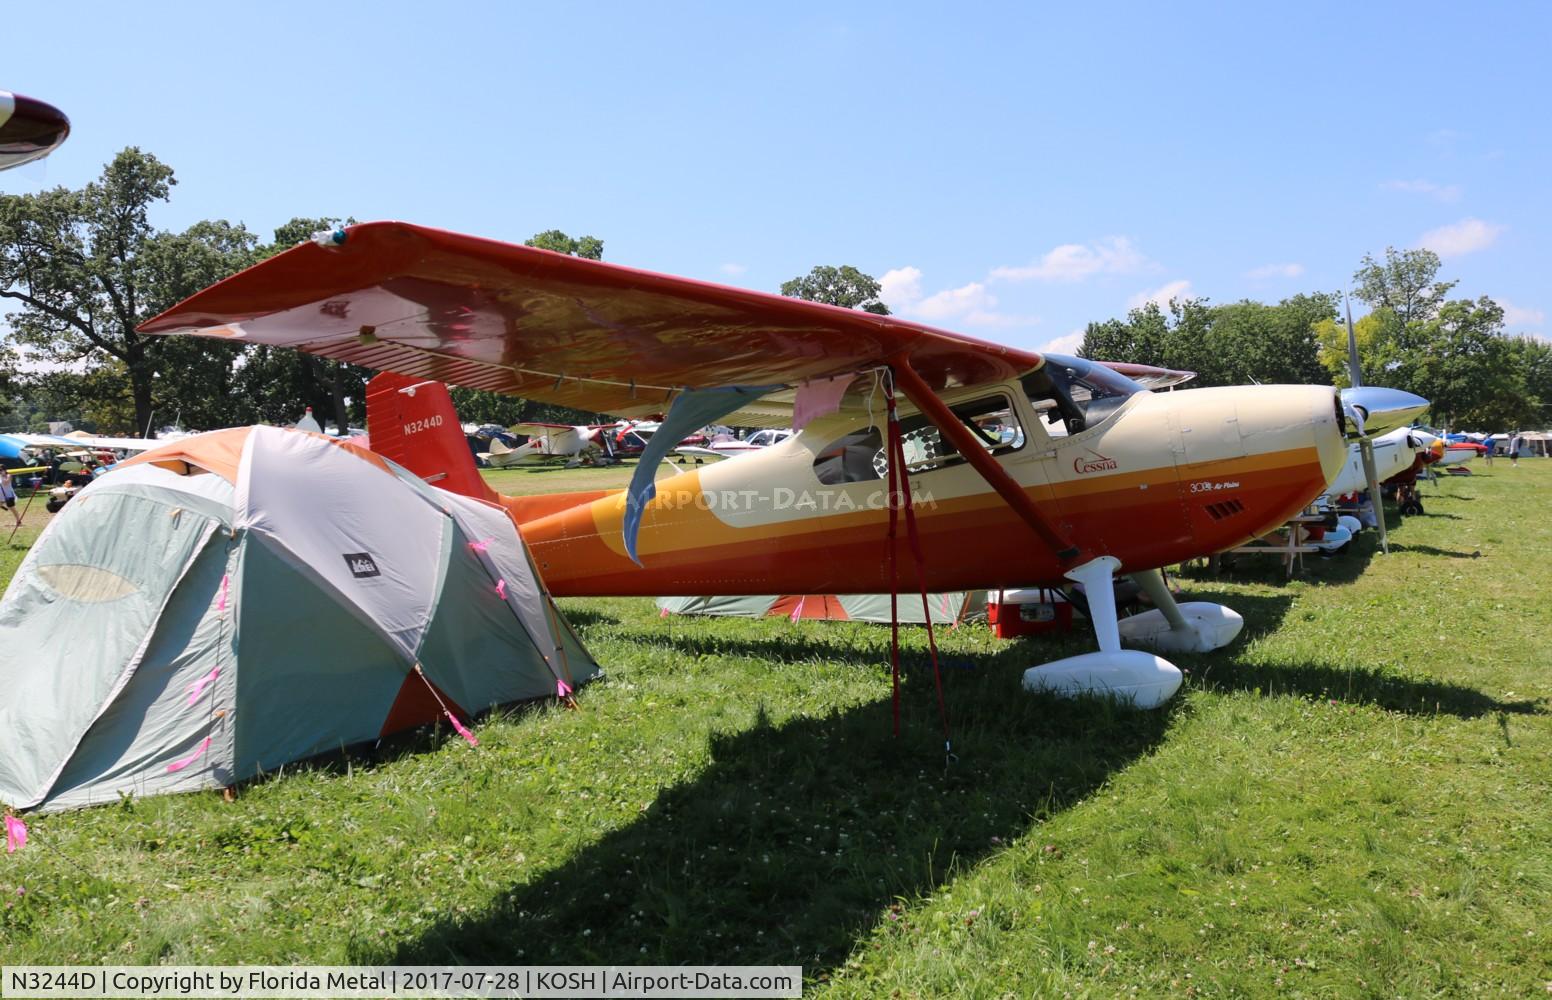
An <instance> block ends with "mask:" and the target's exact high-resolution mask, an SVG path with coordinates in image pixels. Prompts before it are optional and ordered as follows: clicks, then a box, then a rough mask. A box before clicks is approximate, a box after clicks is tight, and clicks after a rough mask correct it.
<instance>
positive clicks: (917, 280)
mask: <svg viewBox="0 0 1552 1000" xmlns="http://www.w3.org/2000/svg"><path fill="white" fill-rule="evenodd" d="M921 279H922V273H921V269H920V268H915V267H911V266H910V265H907V266H905V267H896V268H892V269H890V270H888V271H885V272H884V276H883V277H882V278H879V279H878V297H879V298H880V299H881V300H882V301H883V303H884V305H886V306H888V307H889V311H890V312H905V311H906V310H908V309H910V308H911V306H912V305H914V304H915V303H916V302H918V301H920V300H921V297H922V290H921Z"/></svg>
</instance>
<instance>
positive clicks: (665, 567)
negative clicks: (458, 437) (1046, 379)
mask: <svg viewBox="0 0 1552 1000" xmlns="http://www.w3.org/2000/svg"><path fill="white" fill-rule="evenodd" d="M943 396H944V400H945V401H946V402H947V403H949V404H950V405H951V406H954V407H955V408H956V409H958V408H961V407H967V406H968V407H970V408H972V409H973V408H974V405H975V404H978V403H985V402H986V401H987V400H989V399H990V398H991V397H996V396H1000V397H1002V401H1003V402H1004V403H1005V404H1006V412H1007V415H1008V417H1007V418H1005V424H1004V426H1003V427H1002V430H1001V433H1002V435H1003V437H1002V442H1003V445H1004V446H1003V447H999V448H997V449H996V450H994V451H993V452H992V453H993V454H994V455H996V456H997V461H998V463H999V464H1000V465H1001V466H1002V468H1003V469H1004V470H1005V471H1006V472H1007V473H1008V474H1009V476H1011V477H1012V478H1013V480H1014V481H1015V482H1016V483H1017V484H1018V486H1019V487H1020V488H1021V489H1022V490H1023V491H1024V492H1025V493H1026V494H1027V495H1028V496H1029V497H1030V498H1031V499H1032V500H1033V501H1034V503H1035V504H1036V506H1037V507H1038V509H1039V510H1040V511H1041V512H1042V513H1043V514H1044V515H1045V516H1046V518H1047V519H1048V521H1049V522H1050V524H1051V525H1052V526H1053V527H1055V528H1056V530H1057V531H1058V533H1060V534H1061V535H1062V536H1064V538H1065V539H1066V540H1068V541H1069V542H1070V543H1071V544H1072V545H1073V546H1075V547H1077V548H1078V549H1079V550H1080V551H1081V553H1082V555H1081V557H1080V558H1081V559H1086V558H1090V557H1092V556H1094V555H1101V554H1104V555H1113V556H1115V557H1116V558H1118V559H1120V560H1121V563H1122V569H1123V570H1124V571H1127V572H1133V571H1137V570H1142V569H1149V568H1153V567H1158V566H1164V565H1169V564H1171V563H1174V562H1179V561H1181V560H1184V559H1188V558H1192V557H1195V556H1199V555H1202V554H1204V553H1207V552H1214V551H1220V550H1222V549H1226V548H1229V547H1232V546H1233V545H1236V544H1238V543H1240V542H1242V541H1244V540H1246V539H1249V538H1252V537H1256V536H1259V535H1261V534H1264V533H1266V532H1267V531H1270V530H1272V529H1273V528H1275V527H1277V526H1278V525H1280V524H1282V523H1284V522H1285V521H1286V520H1287V519H1288V518H1289V517H1290V516H1292V515H1293V514H1295V513H1297V512H1298V511H1299V510H1300V509H1302V508H1303V507H1304V505H1305V504H1307V503H1308V502H1309V501H1310V500H1311V499H1312V498H1314V497H1315V496H1317V495H1318V494H1320V493H1321V492H1323V491H1324V489H1325V486H1326V483H1327V482H1328V481H1329V479H1330V478H1331V477H1332V476H1333V475H1334V474H1335V473H1336V471H1337V469H1338V468H1339V467H1340V466H1341V464H1342V462H1343V461H1344V459H1345V458H1346V456H1347V446H1346V443H1345V442H1344V440H1343V437H1342V428H1341V425H1340V422H1339V417H1338V411H1337V405H1336V399H1335V393H1334V391H1333V390H1332V389H1330V388H1329V387H1319V386H1249V387H1237V388H1217V389H1196V390H1190V391H1185V392H1172V393H1158V394H1150V393H1145V392H1144V393H1138V394H1136V395H1133V396H1130V397H1128V398H1127V399H1126V400H1125V401H1124V403H1123V404H1122V405H1120V407H1119V408H1118V409H1116V410H1115V411H1114V412H1113V413H1112V414H1111V415H1109V416H1108V417H1107V418H1106V419H1105V420H1103V422H1101V423H1099V424H1098V425H1097V426H1093V427H1090V428H1088V429H1086V430H1082V431H1080V432H1079V433H1076V434H1072V435H1070V436H1069V435H1058V436H1052V435H1050V434H1048V433H1047V431H1046V430H1045V426H1046V425H1045V423H1044V422H1043V421H1042V420H1041V419H1040V415H1038V414H1037V412H1036V411H1035V409H1034V408H1033V406H1032V404H1031V402H1030V400H1029V399H1028V398H1026V396H1025V395H1024V393H1023V392H1022V391H1021V388H1020V383H1019V382H1018V381H1010V382H1008V383H1004V384H999V385H992V386H980V387H977V388H975V389H972V390H967V391H964V392H962V393H959V394H953V393H944V394H943ZM982 408H983V409H985V408H986V407H985V406H983V407H982ZM993 408H995V407H993ZM1015 420H1016V423H1017V427H1016V428H1010V427H1009V426H1007V425H1011V424H1012V423H1013V422H1014V421H1015ZM870 424H871V425H872V426H876V427H879V428H882V426H883V420H882V414H881V413H879V412H876V411H875V413H874V414H873V415H872V416H871V418H870V417H869V416H868V415H867V414H864V413H859V412H842V413H840V414H836V415H833V416H831V417H829V418H826V419H824V420H822V421H816V422H815V423H812V424H810V425H808V426H807V427H805V428H804V429H803V430H802V431H801V432H800V433H798V434H796V435H794V436H793V437H791V438H789V439H787V440H786V441H784V442H782V443H780V444H778V445H775V446H773V447H771V448H768V449H765V450H764V451H761V452H759V453H757V454H754V455H749V456H747V457H744V458H741V459H740V460H739V461H737V462H724V463H719V464H717V465H713V466H709V467H706V468H704V469H696V470H695V471H691V472H685V473H681V474H678V475H675V476H672V477H669V478H664V479H660V480H659V481H658V483H657V498H656V499H655V500H654V501H653V502H652V503H651V504H650V505H649V507H648V509H647V511H646V513H645V515H644V517H643V518H642V522H641V529H640V534H639V537H638V543H637V549H638V552H639V554H640V556H641V562H642V565H640V566H638V565H636V564H635V563H633V562H632V561H631V560H630V558H629V557H628V556H627V555H626V552H625V546H624V540H623V531H622V527H623V515H624V509H625V501H624V497H623V494H621V493H610V494H607V495H602V496H596V498H589V499H586V500H585V501H583V498H581V497H579V498H578V500H579V501H582V502H578V503H576V504H574V505H567V504H565V503H564V501H563V500H562V498H560V497H554V498H550V499H549V504H548V505H547V506H545V507H539V506H535V505H534V504H533V503H532V502H531V501H528V500H527V499H526V498H525V499H524V500H508V501H507V504H508V507H509V509H511V510H512V511H513V514H514V517H515V518H516V519H517V520H518V521H519V522H520V526H521V530H522V533H523V537H524V539H525V541H526V542H527V544H528V546H529V548H530V550H531V551H532V553H533V556H534V559H535V561H536V562H537V563H538V565H539V568H540V570H541V572H542V573H543V575H544V579H545V581H546V583H547V584H548V585H549V587H550V589H551V591H552V592H553V593H554V594H556V595H557V596H594V595H622V596H624V595H695V594H768V593H818V592H826V593H877V592H881V591H886V590H888V589H890V586H891V581H890V579H889V560H888V558H887V554H888V548H887V546H888V535H887V533H888V524H889V511H888V506H887V503H886V499H887V482H886V480H885V479H884V478H882V475H883V470H884V468H885V467H884V465H883V464H882V462H881V461H879V462H875V463H868V462H866V461H861V462H853V463H851V467H850V468H849V469H848V470H847V471H846V472H845V474H844V475H837V474H836V467H835V463H830V468H829V474H828V475H826V476H824V477H823V481H822V478H821V475H820V473H819V472H818V471H816V462H819V461H821V459H822V456H824V455H825V454H826V453H827V452H829V451H833V449H834V448H835V447H836V445H837V443H838V442H841V441H842V440H843V439H855V437H853V438H848V435H853V436H855V435H858V434H860V433H862V432H865V431H866V429H867V428H868V427H869V426H870ZM1010 442H1017V446H1016V447H1008V446H1007V445H1008V444H1009V443H1010ZM865 450H866V449H864V451H865ZM917 457H919V458H922V461H919V462H918V461H917V460H916V459H914V458H913V457H912V452H911V451H910V450H909V449H908V450H907V462H908V464H911V465H912V466H913V467H914V468H915V470H916V471H913V472H912V474H911V476H910V482H911V488H912V495H913V497H914V498H915V500H914V507H915V512H916V518H917V523H918V527H919V532H920V542H921V548H922V552H923V557H924V558H923V562H924V570H925V574H926V585H927V587H928V589H929V590H956V589H965V588H977V587H1016V586H1029V585H1037V584H1042V583H1054V582H1058V581H1060V580H1061V578H1062V573H1063V572H1064V571H1065V570H1066V569H1068V568H1070V565H1069V564H1068V563H1067V562H1064V561H1063V560H1061V559H1059V558H1058V554H1057V552H1056V550H1054V549H1053V548H1052V547H1051V546H1050V545H1049V544H1047V543H1046V542H1045V541H1043V540H1042V539H1041V538H1039V537H1038V536H1037V535H1036V534H1035V533H1034V532H1033V531H1032V530H1031V529H1030V527H1029V525H1028V524H1027V523H1025V522H1024V521H1023V520H1022V519H1021V518H1020V516H1019V515H1018V514H1017V513H1016V512H1015V511H1014V510H1013V509H1012V508H1011V507H1010V505H1009V504H1008V503H1007V502H1006V501H1005V500H1004V499H1003V498H1002V497H1001V496H999V495H998V494H997V493H995V492H994V491H993V490H992V489H991V487H990V486H989V485H988V484H987V482H986V480H985V479H983V478H982V477H981V476H980V474H979V473H978V472H977V471H976V470H975V469H974V468H972V467H971V466H970V465H969V464H967V463H965V462H964V461H962V460H961V461H958V462H955V461H952V460H950V461H947V462H943V463H940V464H937V465H936V466H934V464H933V461H932V458H931V456H930V455H926V456H920V455H919V456H917ZM870 464H871V465H872V466H873V467H872V468H871V469H870V468H869V466H870ZM843 480H845V481H843ZM541 509H542V510H544V511H545V512H544V513H542V514H539V515H537V516H534V515H535V514H536V512H537V511H539V510H541ZM895 544H896V546H897V556H898V561H899V566H900V581H901V589H902V590H908V589H911V588H913V587H915V585H916V576H915V574H916V567H915V562H914V559H913V556H912V554H911V548H910V545H909V542H908V539H907V538H906V532H905V525H904V522H903V519H902V520H901V523H900V525H899V531H898V535H897V539H896V542H895Z"/></svg>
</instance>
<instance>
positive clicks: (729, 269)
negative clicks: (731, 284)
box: [717, 261, 749, 278]
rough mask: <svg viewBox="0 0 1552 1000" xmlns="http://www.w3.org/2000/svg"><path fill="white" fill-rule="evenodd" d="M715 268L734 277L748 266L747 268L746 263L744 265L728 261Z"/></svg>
mask: <svg viewBox="0 0 1552 1000" xmlns="http://www.w3.org/2000/svg"><path fill="white" fill-rule="evenodd" d="M717 270H719V271H721V272H722V273H723V274H725V275H727V276H728V277H730V278H736V277H738V276H739V275H741V274H743V273H744V272H745V271H747V270H749V268H748V266H747V265H744V264H734V263H732V262H731V261H729V262H728V263H726V264H722V265H720V266H719V267H718V268H717Z"/></svg>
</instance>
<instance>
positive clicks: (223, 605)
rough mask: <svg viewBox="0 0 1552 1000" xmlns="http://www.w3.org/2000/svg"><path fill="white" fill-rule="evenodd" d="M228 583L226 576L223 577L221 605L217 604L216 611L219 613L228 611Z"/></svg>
mask: <svg viewBox="0 0 1552 1000" xmlns="http://www.w3.org/2000/svg"><path fill="white" fill-rule="evenodd" d="M226 581H227V577H225V576H223V577H221V600H220V602H219V603H217V604H216V610H217V611H225V610H226Z"/></svg>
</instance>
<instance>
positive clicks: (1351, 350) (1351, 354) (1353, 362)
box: [1342, 295, 1363, 389]
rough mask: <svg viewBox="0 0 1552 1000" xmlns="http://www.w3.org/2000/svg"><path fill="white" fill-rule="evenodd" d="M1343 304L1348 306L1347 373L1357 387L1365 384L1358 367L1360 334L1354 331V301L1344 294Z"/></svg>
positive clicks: (1354, 386) (1355, 387)
mask: <svg viewBox="0 0 1552 1000" xmlns="http://www.w3.org/2000/svg"><path fill="white" fill-rule="evenodd" d="M1342 304H1343V305H1344V306H1346V307H1347V373H1348V376H1349V377H1350V378H1351V379H1352V382H1353V388H1354V389H1357V388H1359V387H1360V386H1362V385H1363V376H1362V375H1361V374H1359V368H1358V335H1357V334H1356V333H1354V332H1353V302H1352V300H1351V299H1349V298H1348V297H1347V296H1346V295H1343V296H1342Z"/></svg>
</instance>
